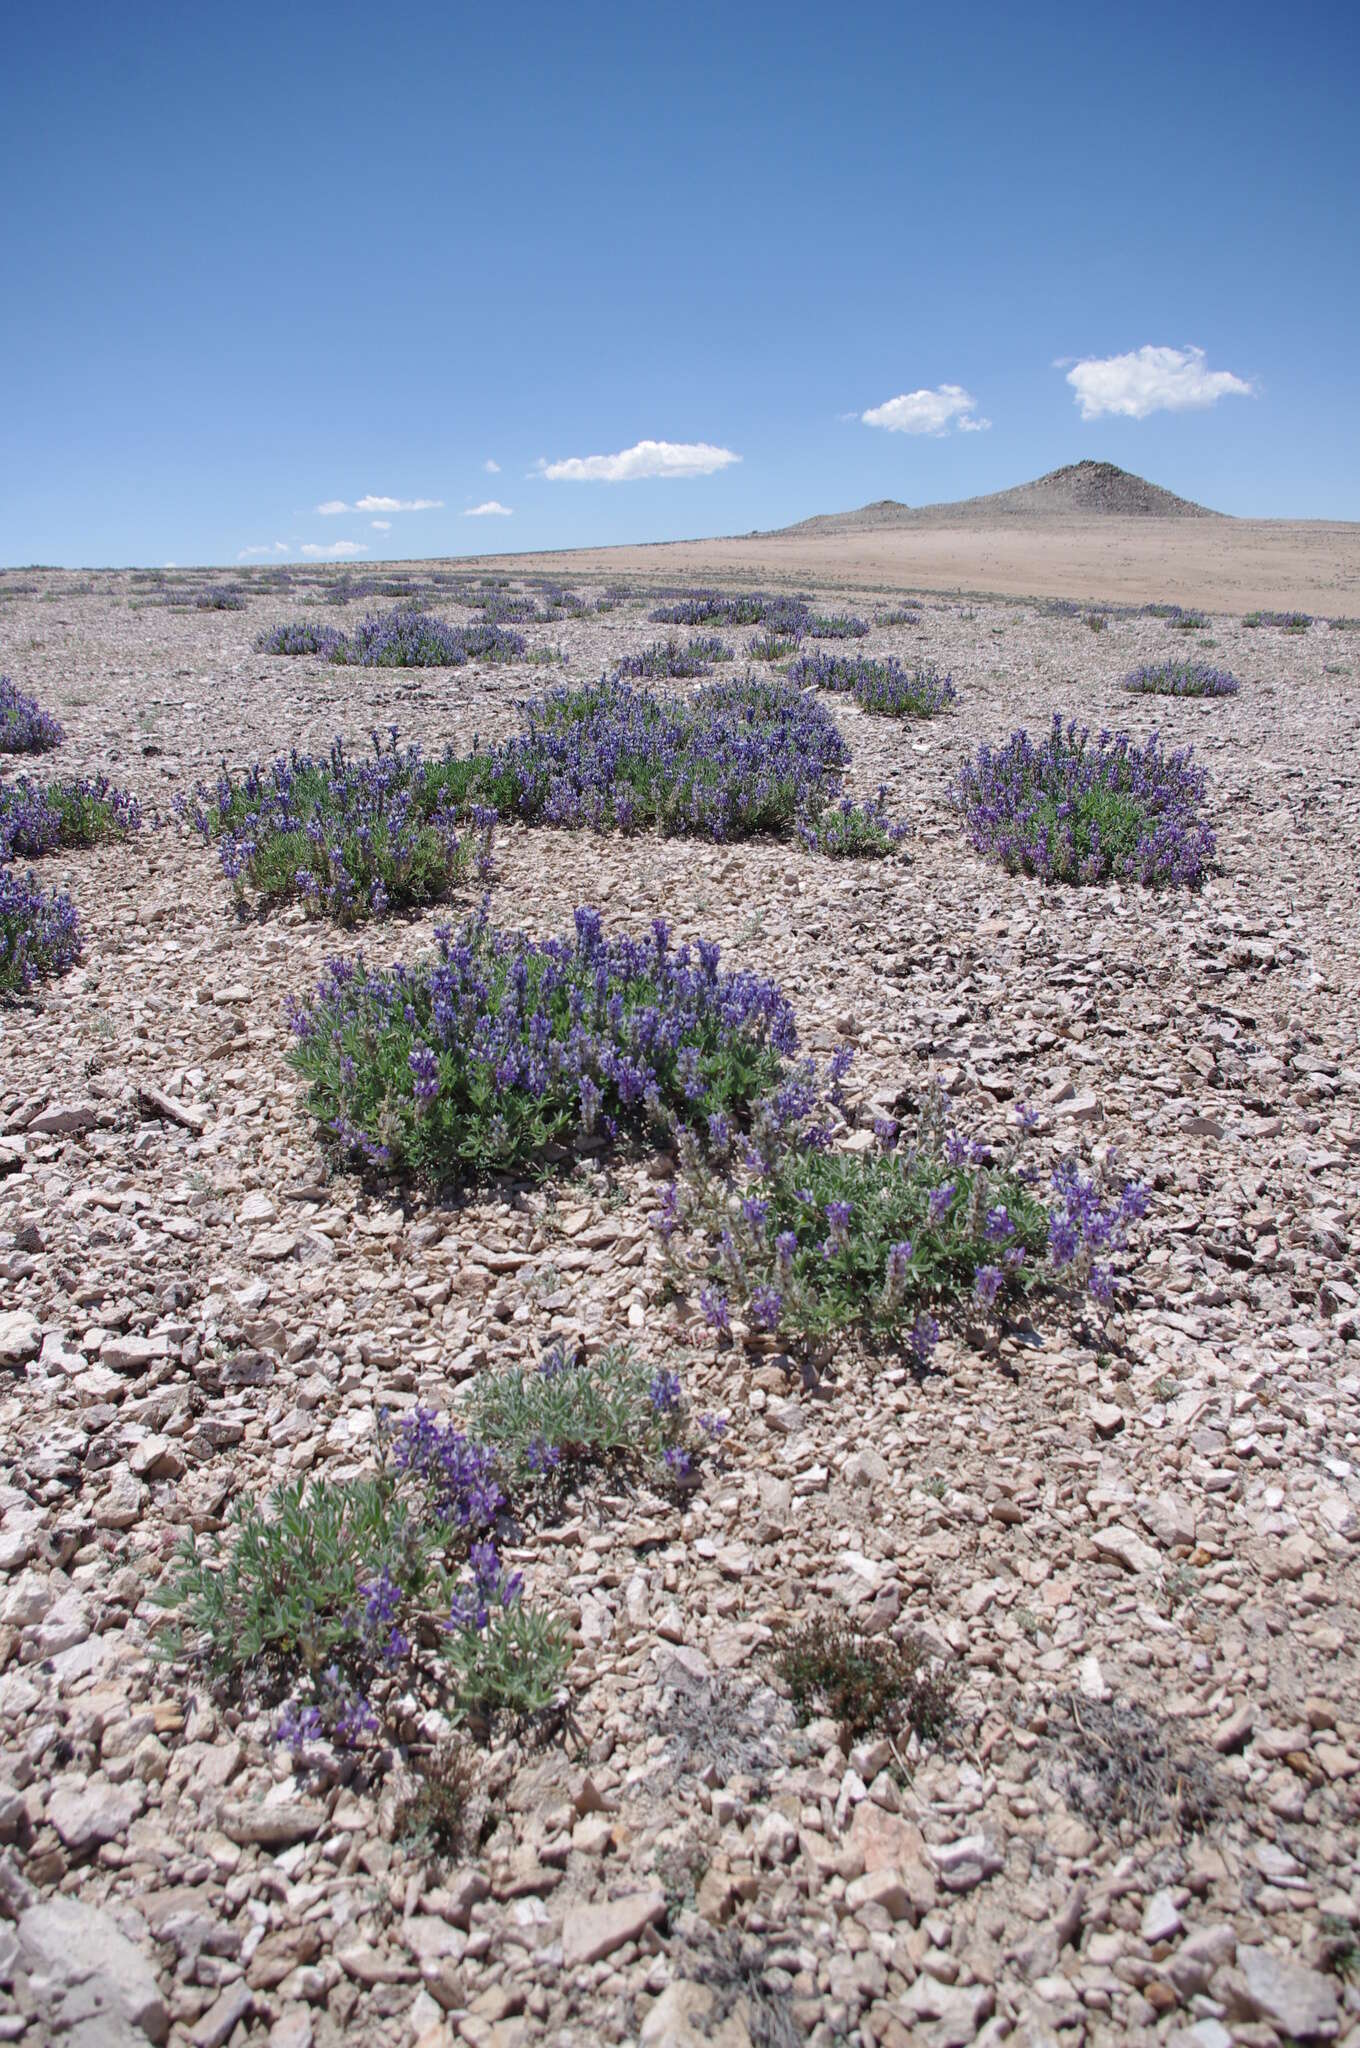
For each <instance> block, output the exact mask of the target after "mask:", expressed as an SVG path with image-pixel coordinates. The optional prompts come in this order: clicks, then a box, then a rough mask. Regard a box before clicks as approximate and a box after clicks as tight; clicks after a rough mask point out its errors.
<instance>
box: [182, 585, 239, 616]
mask: <svg viewBox="0 0 1360 2048" xmlns="http://www.w3.org/2000/svg"><path fill="white" fill-rule="evenodd" d="M245 608H246V600H245V597H244V595H243V594H242V592H241V591H239V590H200V591H198V592H197V593H196V595H195V597H194V609H195V610H196V611H200V612H243V611H244V610H245Z"/></svg>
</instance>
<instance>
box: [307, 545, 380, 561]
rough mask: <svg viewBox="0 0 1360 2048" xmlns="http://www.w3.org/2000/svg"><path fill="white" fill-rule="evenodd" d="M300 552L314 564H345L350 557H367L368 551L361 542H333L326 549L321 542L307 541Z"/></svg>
mask: <svg viewBox="0 0 1360 2048" xmlns="http://www.w3.org/2000/svg"><path fill="white" fill-rule="evenodd" d="M300 552H301V553H302V554H304V555H310V556H311V558H312V560H313V561H314V562H343V561H345V560H347V559H348V557H349V556H350V555H366V554H367V553H368V549H367V548H366V547H365V546H364V544H363V542H362V541H361V540H333V541H331V542H330V543H329V544H328V545H327V546H325V547H323V546H322V544H321V542H320V541H319V540H305V541H304V542H303V543H302V547H301V550H300Z"/></svg>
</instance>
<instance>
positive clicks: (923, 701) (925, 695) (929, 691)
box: [788, 653, 958, 718]
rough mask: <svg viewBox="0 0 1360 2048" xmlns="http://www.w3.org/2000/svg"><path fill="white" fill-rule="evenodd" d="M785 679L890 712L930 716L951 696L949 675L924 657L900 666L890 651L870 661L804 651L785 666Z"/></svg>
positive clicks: (944, 707)
mask: <svg viewBox="0 0 1360 2048" xmlns="http://www.w3.org/2000/svg"><path fill="white" fill-rule="evenodd" d="M788 677H789V681H790V682H791V683H797V684H799V685H800V686H801V687H803V688H806V689H817V690H836V691H843V692H845V693H846V694H848V695H849V696H851V697H853V698H854V700H855V702H856V703H857V704H859V705H861V706H862V707H863V709H864V710H865V711H881V712H884V713H886V714H887V715H888V716H889V717H891V718H934V717H935V716H936V714H937V713H938V712H941V711H945V710H947V709H948V707H949V706H950V705H951V704H952V703H953V702H954V701H955V698H956V697H957V695H958V692H957V691H956V690H955V688H954V682H953V678H952V677H951V676H942V675H941V674H940V672H939V670H938V669H937V668H935V667H934V666H933V664H931V663H929V662H927V663H925V664H924V665H923V666H922V667H920V668H916V669H904V668H903V666H902V664H901V662H899V661H898V659H897V657H896V656H895V655H891V654H890V655H888V656H887V657H886V659H885V660H883V661H871V660H869V659H867V657H865V656H864V655H859V654H849V655H845V654H820V653H819V654H804V655H800V656H799V658H798V660H797V661H795V662H793V663H792V664H791V665H790V667H789V670H788Z"/></svg>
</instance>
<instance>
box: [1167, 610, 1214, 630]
mask: <svg viewBox="0 0 1360 2048" xmlns="http://www.w3.org/2000/svg"><path fill="white" fill-rule="evenodd" d="M1167 624H1168V625H1169V626H1170V628H1171V630H1172V632H1173V633H1203V632H1205V631H1207V629H1208V625H1209V621H1208V619H1207V618H1206V617H1205V615H1204V613H1203V612H1177V614H1176V616H1175V618H1173V619H1169V620H1168V621H1167Z"/></svg>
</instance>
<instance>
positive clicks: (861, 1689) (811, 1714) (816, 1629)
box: [774, 1615, 954, 1745]
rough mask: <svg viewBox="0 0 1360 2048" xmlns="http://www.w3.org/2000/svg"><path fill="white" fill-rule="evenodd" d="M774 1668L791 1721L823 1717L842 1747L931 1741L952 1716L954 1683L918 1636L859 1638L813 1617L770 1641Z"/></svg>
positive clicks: (840, 1624)
mask: <svg viewBox="0 0 1360 2048" xmlns="http://www.w3.org/2000/svg"><path fill="white" fill-rule="evenodd" d="M774 1669H775V1673H776V1675H777V1676H778V1677H779V1679H780V1680H781V1681H782V1682H783V1684H784V1685H786V1686H787V1687H788V1690H789V1697H790V1699H791V1700H792V1702H793V1708H794V1712H795V1713H796V1714H797V1716H798V1719H799V1720H800V1721H804V1722H806V1721H811V1720H813V1719H815V1718H816V1717H818V1716H820V1715H823V1714H825V1715H827V1716H828V1717H829V1718H830V1719H831V1720H833V1721H836V1722H838V1723H839V1724H840V1727H841V1730H842V1738H843V1740H844V1741H845V1742H846V1743H847V1745H848V1743H849V1742H854V1741H857V1740H859V1738H860V1737H862V1736H865V1735H871V1734H875V1733H882V1734H886V1735H891V1736H897V1735H900V1734H903V1733H905V1732H906V1731H907V1730H911V1731H913V1732H914V1733H915V1734H917V1735H919V1736H920V1737H922V1739H923V1740H931V1739H933V1738H935V1737H937V1736H939V1735H940V1734H942V1733H943V1731H944V1729H945V1728H946V1727H947V1726H948V1724H949V1720H950V1716H951V1713H952V1710H953V1693H954V1685H953V1680H952V1678H951V1677H950V1675H949V1673H948V1671H947V1670H946V1669H945V1668H944V1667H942V1666H940V1665H939V1663H938V1660H937V1658H936V1656H935V1653H934V1652H933V1651H932V1650H931V1649H930V1647H929V1645H928V1644H927V1643H925V1642H923V1641H922V1640H921V1638H920V1637H919V1636H904V1637H903V1638H901V1639H900V1640H899V1639H898V1638H896V1637H894V1636H864V1635H860V1634H858V1633H857V1632H856V1631H855V1630H854V1629H852V1628H851V1627H850V1626H849V1625H848V1624H847V1623H846V1622H843V1621H840V1620H833V1619H831V1618H829V1617H827V1616H825V1615H815V1616H814V1617H813V1618H812V1619H811V1620H809V1621H805V1622H801V1623H799V1624H798V1626H796V1627H793V1628H789V1629H786V1630H785V1631H784V1632H783V1633H782V1635H780V1636H779V1637H778V1638H777V1639H776V1647H775V1654H774Z"/></svg>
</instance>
